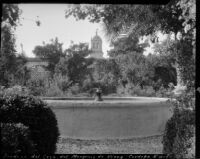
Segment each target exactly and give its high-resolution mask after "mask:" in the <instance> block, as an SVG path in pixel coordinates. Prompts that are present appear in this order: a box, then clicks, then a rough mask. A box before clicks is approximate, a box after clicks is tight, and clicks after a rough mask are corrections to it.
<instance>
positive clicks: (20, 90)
mask: <svg viewBox="0 0 200 159" xmlns="http://www.w3.org/2000/svg"><path fill="white" fill-rule="evenodd" d="M29 93H30V92H29V90H28V89H27V88H26V87H24V86H23V87H22V86H19V85H15V86H13V87H11V88H7V89H5V88H3V89H2V94H6V95H13V94H19V95H28V94H29Z"/></svg>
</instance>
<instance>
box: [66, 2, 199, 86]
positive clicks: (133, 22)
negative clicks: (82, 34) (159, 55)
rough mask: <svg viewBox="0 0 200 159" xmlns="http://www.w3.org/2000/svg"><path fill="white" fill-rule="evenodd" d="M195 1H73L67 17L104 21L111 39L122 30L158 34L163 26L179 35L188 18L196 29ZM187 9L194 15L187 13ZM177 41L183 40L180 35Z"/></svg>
mask: <svg viewBox="0 0 200 159" xmlns="http://www.w3.org/2000/svg"><path fill="white" fill-rule="evenodd" d="M183 1H184V2H183ZM181 2H183V3H181ZM195 2H196V1H195V0H189V1H185V0H172V1H170V3H168V4H167V5H109V4H108V5H73V6H71V7H70V8H69V9H68V10H67V11H66V17H69V16H71V15H73V16H75V17H76V18H77V19H85V18H88V19H89V20H90V21H91V22H100V21H102V22H103V24H104V28H105V30H106V32H107V34H108V35H109V36H110V37H111V38H110V39H113V38H114V39H115V38H116V37H118V35H119V34H121V33H126V34H128V35H132V36H135V35H140V36H143V35H149V34H151V35H155V33H156V32H157V31H159V30H161V31H162V32H164V33H170V32H173V33H174V34H175V37H176V35H177V34H178V33H179V32H181V33H184V30H185V26H183V24H184V23H185V22H186V21H187V23H190V24H191V26H192V31H193V30H195V25H196V19H195V15H194V11H193V10H194V9H193V8H195V6H196V4H195ZM183 4H185V6H186V8H184V7H183V6H184V5H183ZM191 4H192V5H191ZM191 6H192V7H191ZM188 8H189V9H188ZM188 10H189V11H188ZM191 10H192V12H191ZM186 12H187V13H189V14H192V16H187V15H188V14H187V13H186ZM185 13H186V14H185ZM185 16H186V17H187V18H186V17H185ZM187 19H190V20H187ZM187 35H188V34H187ZM176 41H177V43H179V41H178V39H176ZM177 45H178V44H177ZM178 54H182V53H181V52H178V51H176V57H177V67H176V68H177V76H178V77H177V79H178V82H179V83H178V84H181V79H180V77H181V73H182V72H181V71H180V69H179V68H180V67H179V63H178V61H179V59H178V58H179V57H180V56H179V55H178ZM193 54H194V53H193Z"/></svg>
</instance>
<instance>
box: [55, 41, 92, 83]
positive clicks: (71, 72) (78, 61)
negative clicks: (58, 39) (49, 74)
mask: <svg viewBox="0 0 200 159" xmlns="http://www.w3.org/2000/svg"><path fill="white" fill-rule="evenodd" d="M89 53H90V50H89V48H88V45H86V44H84V43H80V44H74V45H72V46H70V48H69V49H67V50H65V54H66V56H65V57H63V58H61V59H60V61H59V63H58V64H57V65H56V68H55V72H56V74H61V75H63V76H67V77H68V78H69V81H71V82H72V83H81V81H82V80H83V79H84V77H85V76H86V75H87V74H88V72H87V66H88V62H89V60H87V59H86V58H85V57H86V56H88V55H89Z"/></svg>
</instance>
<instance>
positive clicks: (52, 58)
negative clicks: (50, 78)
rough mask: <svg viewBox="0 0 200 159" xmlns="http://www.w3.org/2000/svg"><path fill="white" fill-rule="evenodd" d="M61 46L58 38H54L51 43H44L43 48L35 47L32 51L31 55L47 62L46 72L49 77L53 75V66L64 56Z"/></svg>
mask: <svg viewBox="0 0 200 159" xmlns="http://www.w3.org/2000/svg"><path fill="white" fill-rule="evenodd" d="M62 45H63V44H62V43H60V42H59V41H58V38H55V40H54V39H52V40H51V43H48V44H45V43H44V45H43V46H36V47H35V48H34V50H33V53H34V54H35V55H36V56H37V57H39V58H41V59H43V60H47V61H48V66H47V70H49V71H50V72H51V75H53V74H54V71H55V70H54V69H55V66H56V64H57V63H58V62H59V60H60V58H61V57H64V56H65V54H64V52H63V49H62Z"/></svg>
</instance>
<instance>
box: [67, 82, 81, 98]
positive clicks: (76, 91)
mask: <svg viewBox="0 0 200 159" xmlns="http://www.w3.org/2000/svg"><path fill="white" fill-rule="evenodd" d="M67 92H68V93H69V94H72V95H77V94H79V93H81V87H80V86H79V84H78V83H76V84H74V85H73V86H71V87H69V89H68V91H67Z"/></svg>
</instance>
